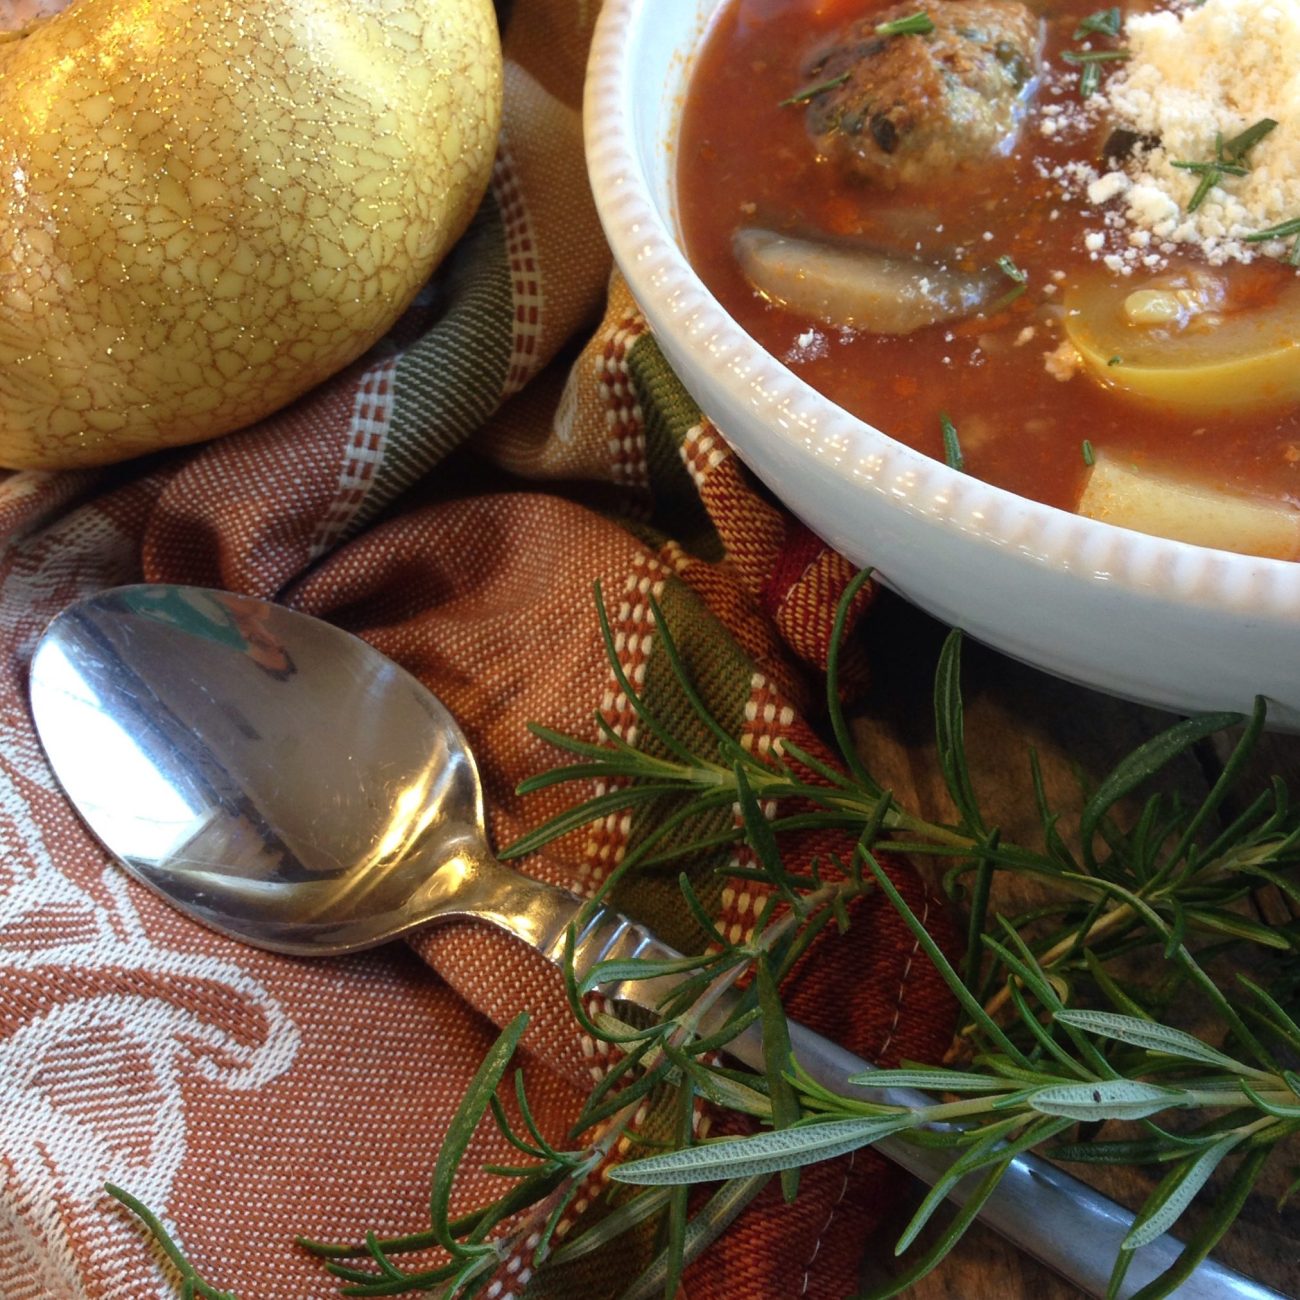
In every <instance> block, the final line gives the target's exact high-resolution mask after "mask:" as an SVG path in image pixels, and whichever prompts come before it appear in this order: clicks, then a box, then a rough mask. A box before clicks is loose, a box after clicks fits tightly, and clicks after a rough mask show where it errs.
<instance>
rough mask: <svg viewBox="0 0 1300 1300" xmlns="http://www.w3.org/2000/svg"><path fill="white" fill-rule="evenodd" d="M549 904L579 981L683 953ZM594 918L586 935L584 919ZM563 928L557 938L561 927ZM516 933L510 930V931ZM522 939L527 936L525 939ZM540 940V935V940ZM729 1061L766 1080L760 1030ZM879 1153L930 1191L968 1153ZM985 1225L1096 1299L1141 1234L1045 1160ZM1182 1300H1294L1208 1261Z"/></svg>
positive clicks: (548, 944) (804, 1034) (810, 1067)
mask: <svg viewBox="0 0 1300 1300" xmlns="http://www.w3.org/2000/svg"><path fill="white" fill-rule="evenodd" d="M535 888H536V889H538V890H539V891H543V892H544V893H545V894H546V895H547V896H548V897H547V900H546V904H545V910H546V911H547V912H548V913H549V917H550V920H551V926H549V927H547V928H548V929H550V935H549V938H548V940H547V941H545V942H543V943H539V944H538V947H539V949H540V950H541V951H542V952H543V953H545V955H546V956H547V957H549V958H550V959H551V960H552V961H554V962H556V963H557V964H562V963H563V962H564V961H565V948H566V937H565V936H566V932H567V930H568V927H569V926H571V925H572V926H574V927H576V928H575V939H574V944H573V963H574V969H575V972H576V974H577V977H578V979H579V980H581V979H582V978H583V977H584V976H585V975H587V974H588V973H589V972H590V971H591V970H592V969H593V968H594V967H595V966H596V965H597V963H599V962H603V961H613V960H621V959H624V958H631V957H636V958H643V959H650V960H659V961H662V960H672V959H673V958H676V957H679V956H680V955H681V954H679V953H677V952H676V951H674V950H673V949H672V948H669V947H668V946H667V945H666V944H664V943H661V942H660V941H659V940H658V939H657V938H655V936H654V935H653V934H651V933H650V931H648V930H646V929H645V928H644V927H642V926H640V925H638V924H637V923H636V922H634V921H630V920H629V919H628V918H627V917H625V916H622V915H620V914H619V913H617V912H614V911H612V910H610V909H607V908H601V909H595V910H594V911H593V912H591V913H590V914H586V913H585V909H586V907H587V904H585V903H584V902H583V900H581V899H579V898H577V897H575V896H573V895H569V894H566V893H565V892H564V891H563V890H558V889H554V888H552V887H550V886H542V885H538V886H536V887H535ZM584 915H585V919H584V920H583V922H582V924H581V925H580V926H579V925H578V922H579V918H580V917H583V916H584ZM566 917H567V920H564V925H563V927H562V928H559V929H558V931H557V929H555V928H554V927H556V926H558V925H559V923H560V922H561V920H563V919H564V918H566ZM507 928H511V927H509V926H507ZM515 933H519V931H518V930H516V931H515ZM539 937H540V936H538V935H537V933H536V930H534V932H533V941H534V942H535V941H536V939H537V938H539ZM677 982H678V980H677V977H675V976H659V977H656V978H654V979H648V980H622V981H618V982H615V983H611V984H603V985H600V986H599V987H600V992H601V994H602V995H603V996H605V997H607V998H610V999H611V1000H613V1001H616V1002H618V1001H621V1002H629V1003H631V1004H633V1005H634V1006H638V1007H642V1008H643V1009H645V1010H648V1011H652V1012H657V1010H658V1008H659V1006H660V1005H661V1004H662V1000H663V998H664V995H665V994H666V993H667V992H669V991H670V990H671V989H672V988H673V987H674V985H675V984H676V983H677ZM741 996H742V995H741V994H740V993H739V992H737V991H736V990H734V989H728V990H727V991H726V992H724V993H723V994H722V995H721V997H720V998H719V999H718V1001H717V1002H716V1003H715V1005H714V1007H713V1009H712V1014H711V1017H710V1020H709V1023H710V1024H711V1025H713V1026H715V1027H716V1026H720V1025H721V1023H722V1022H723V1020H724V1019H725V1018H726V1017H727V1015H728V1013H729V1012H730V1011H731V1010H732V1009H734V1007H735V1005H736V1003H737V1002H738V1001H739V1000H740V998H741ZM790 1043H791V1047H792V1049H793V1052H794V1055H795V1057H796V1058H797V1059H798V1061H799V1064H800V1065H801V1066H802V1067H803V1068H804V1069H805V1070H806V1071H807V1072H808V1074H810V1075H811V1076H812V1077H813V1078H814V1079H816V1080H817V1082H818V1083H820V1084H822V1085H823V1086H824V1087H826V1088H829V1089H831V1090H832V1091H834V1092H838V1093H841V1094H843V1095H845V1096H850V1097H861V1098H863V1099H864V1100H869V1101H874V1102H880V1103H883V1104H885V1105H896V1106H906V1107H909V1108H916V1107H919V1106H925V1105H928V1104H930V1102H931V1100H932V1099H931V1098H929V1097H926V1096H925V1095H924V1094H922V1093H919V1092H913V1091H911V1090H910V1089H897V1088H896V1089H879V1088H876V1089H871V1090H867V1089H865V1088H860V1087H856V1086H855V1085H854V1084H852V1083H850V1082H849V1080H850V1078H852V1077H853V1076H854V1075H859V1074H865V1073H866V1072H868V1071H869V1070H871V1069H872V1068H873V1067H872V1066H871V1065H870V1064H869V1063H868V1062H867V1061H864V1060H862V1059H861V1058H860V1057H857V1056H854V1055H853V1053H851V1052H848V1051H846V1050H845V1049H844V1048H842V1047H840V1046H838V1045H837V1044H836V1043H833V1042H831V1041H830V1040H829V1039H826V1038H823V1037H822V1036H821V1035H820V1034H816V1033H814V1032H813V1031H812V1030H811V1029H806V1028H805V1027H804V1026H802V1025H799V1024H796V1023H794V1022H791V1024H790ZM726 1050H727V1052H728V1054H729V1055H730V1056H732V1057H734V1058H735V1059H736V1060H738V1061H740V1062H741V1063H742V1064H744V1065H747V1066H749V1067H750V1068H751V1069H754V1070H757V1071H760V1072H761V1071H763V1070H764V1069H765V1068H766V1067H765V1062H764V1056H763V1039H762V1031H761V1030H760V1028H759V1027H758V1024H757V1023H755V1024H752V1025H750V1026H749V1028H747V1029H745V1030H744V1031H742V1032H741V1033H740V1034H739V1035H737V1036H736V1037H735V1038H734V1039H732V1040H731V1042H730V1043H729V1044H728V1046H727V1049H726ZM874 1149H875V1150H876V1151H879V1152H880V1154H881V1155H883V1156H885V1157H886V1158H887V1159H889V1160H891V1161H892V1162H893V1163H895V1164H897V1165H900V1166H902V1167H903V1168H904V1169H906V1170H908V1171H909V1172H910V1173H912V1174H914V1175H915V1176H916V1177H917V1178H919V1179H921V1180H922V1181H923V1182H924V1183H926V1184H927V1185H929V1186H934V1185H935V1184H936V1183H938V1182H939V1181H940V1180H941V1179H942V1178H943V1177H944V1176H945V1175H946V1174H947V1171H948V1169H949V1167H950V1166H951V1165H952V1163H953V1162H954V1160H955V1159H956V1158H957V1156H958V1155H959V1154H960V1152H957V1151H954V1150H952V1149H949V1148H932V1147H921V1146H917V1145H915V1144H913V1143H910V1142H908V1141H906V1140H905V1139H904V1138H902V1137H899V1136H894V1137H888V1138H885V1139H883V1140H881V1141H878V1142H876V1143H875V1144H874ZM979 1178H980V1175H978V1174H977V1175H974V1176H972V1177H969V1178H967V1179H965V1180H963V1181H962V1182H959V1183H957V1184H956V1185H955V1186H954V1187H953V1188H952V1189H951V1190H950V1191H949V1192H948V1199H949V1200H952V1201H954V1202H955V1203H956V1204H958V1205H962V1204H964V1203H965V1202H966V1200H967V1199H968V1198H969V1196H970V1195H971V1193H972V1192H973V1191H974V1188H975V1185H976V1184H977V1183H978V1181H979ZM979 1218H980V1220H981V1221H982V1222H984V1223H985V1224H987V1225H988V1226H989V1227H991V1228H992V1229H993V1230H994V1231H996V1232H997V1233H999V1234H1000V1235H1001V1236H1002V1237H1004V1238H1005V1239H1006V1240H1007V1241H1009V1242H1011V1243H1012V1244H1013V1245H1015V1246H1017V1247H1018V1248H1019V1249H1021V1250H1022V1251H1024V1252H1025V1253H1026V1254H1028V1255H1031V1256H1032V1257H1033V1258H1035V1259H1037V1260H1038V1261H1039V1262H1040V1263H1042V1264H1044V1265H1046V1266H1047V1267H1048V1268H1050V1269H1052V1270H1053V1271H1055V1272H1056V1273H1058V1274H1059V1275H1060V1276H1061V1277H1063V1278H1065V1279H1066V1281H1068V1282H1070V1283H1072V1284H1073V1285H1074V1286H1077V1287H1079V1288H1080V1289H1081V1290H1082V1291H1084V1292H1085V1293H1087V1294H1088V1295H1090V1296H1097V1297H1101V1296H1105V1295H1106V1293H1107V1286H1108V1284H1109V1281H1110V1272H1111V1267H1112V1265H1113V1264H1114V1261H1115V1259H1116V1257H1117V1256H1118V1255H1119V1252H1120V1248H1121V1243H1122V1242H1123V1240H1124V1238H1125V1236H1127V1234H1128V1232H1129V1230H1130V1229H1131V1228H1132V1226H1133V1215H1132V1214H1131V1213H1130V1212H1129V1211H1128V1210H1126V1209H1124V1208H1123V1207H1122V1206H1120V1205H1117V1204H1116V1203H1115V1202H1114V1201H1112V1200H1110V1199H1109V1198H1108V1197H1105V1196H1103V1195H1102V1194H1101V1193H1100V1192H1097V1191H1095V1190H1094V1189H1093V1188H1091V1187H1089V1186H1088V1185H1087V1184H1086V1183H1083V1182H1080V1181H1079V1179H1077V1178H1073V1177H1071V1175H1069V1174H1067V1173H1064V1172H1063V1171H1061V1170H1060V1169H1058V1168H1057V1167H1056V1166H1055V1165H1052V1164H1049V1163H1047V1162H1046V1161H1044V1160H1041V1159H1040V1158H1038V1157H1037V1156H1034V1155H1030V1154H1024V1155H1019V1156H1017V1157H1015V1159H1014V1160H1012V1162H1011V1164H1010V1166H1009V1167H1008V1169H1007V1171H1006V1173H1005V1174H1004V1175H1003V1177H1002V1180H1001V1182H1000V1183H999V1184H998V1186H997V1189H996V1190H995V1191H994V1192H993V1194H992V1195H991V1196H990V1197H989V1198H988V1200H986V1201H985V1203H984V1205H983V1206H982V1207H981V1209H980V1212H979ZM1182 1249H1183V1243H1182V1242H1180V1241H1179V1240H1178V1239H1177V1238H1175V1237H1173V1236H1172V1235H1170V1234H1169V1233H1165V1234H1164V1235H1163V1236H1161V1237H1159V1238H1157V1239H1156V1240H1155V1241H1153V1242H1151V1243H1149V1244H1148V1245H1146V1246H1143V1247H1141V1248H1140V1249H1139V1250H1137V1251H1136V1252H1135V1253H1134V1258H1133V1262H1132V1264H1131V1265H1130V1267H1129V1270H1128V1273H1127V1275H1126V1277H1125V1280H1124V1283H1123V1285H1122V1286H1121V1288H1120V1290H1119V1292H1118V1294H1119V1296H1121V1297H1127V1296H1131V1295H1133V1294H1134V1293H1135V1292H1136V1291H1138V1290H1139V1289H1140V1288H1141V1287H1143V1286H1145V1285H1146V1284H1147V1283H1149V1282H1151V1281H1153V1280H1154V1279H1155V1278H1157V1277H1158V1276H1159V1275H1160V1274H1161V1273H1163V1272H1164V1271H1165V1270H1166V1269H1168V1268H1169V1267H1170V1266H1171V1265H1173V1263H1174V1261H1175V1260H1176V1259H1177V1258H1178V1255H1179V1254H1180V1253H1181V1251H1182ZM1172 1294H1173V1295H1174V1296H1177V1297H1179V1300H1285V1297H1283V1296H1282V1295H1281V1294H1280V1293H1279V1292H1276V1291H1273V1290H1271V1289H1270V1288H1268V1287H1265V1286H1261V1285H1260V1284H1259V1283H1257V1282H1255V1281H1253V1280H1251V1279H1250V1278H1248V1277H1246V1276H1244V1275H1243V1274H1240V1273H1237V1272H1235V1271H1233V1270H1232V1269H1230V1268H1226V1267H1225V1266H1223V1265H1221V1264H1219V1263H1217V1262H1216V1261H1214V1260H1212V1259H1207V1260H1204V1261H1202V1263H1201V1264H1199V1265H1198V1266H1197V1268H1196V1269H1195V1270H1194V1271H1193V1272H1192V1274H1191V1275H1190V1276H1189V1277H1188V1278H1187V1280H1186V1281H1184V1282H1183V1283H1182V1285H1181V1286H1179V1287H1178V1288H1177V1289H1176V1290H1175V1291H1173V1292H1172Z"/></svg>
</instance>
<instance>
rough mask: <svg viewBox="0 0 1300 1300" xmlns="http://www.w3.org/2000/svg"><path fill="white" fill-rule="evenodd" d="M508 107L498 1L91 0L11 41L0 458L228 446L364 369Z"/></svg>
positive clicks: (0, 237) (486, 170) (47, 461)
mask: <svg viewBox="0 0 1300 1300" xmlns="http://www.w3.org/2000/svg"><path fill="white" fill-rule="evenodd" d="M500 110H501V52H500V42H499V39H498V35H497V30H496V20H495V15H494V12H493V8H492V4H491V0H74V3H73V4H72V5H71V6H70V7H69V8H68V9H66V10H64V11H63V12H62V13H60V14H58V15H57V16H55V17H53V18H49V19H45V20H42V21H39V22H36V23H34V24H33V25H32V26H30V27H29V28H28V29H27V30H26V32H25V33H24V34H22V35H20V36H18V37H15V38H12V39H9V40H7V41H5V42H4V43H3V44H0V465H5V466H10V467H35V468H61V467H65V466H73V465H93V464H100V463H104V462H109V461H115V460H121V459H124V458H126V457H129V456H134V455H138V454H140V453H142V452H146V451H150V450H153V449H155V448H159V447H165V446H171V445H176V444H181V443H189V442H197V441H201V440H203V439H207V438H213V437H216V436H218V435H220V434H224V433H228V432H230V431H231V430H234V429H238V428H241V427H243V426H245V425H247V424H250V423H251V422H253V421H255V420H257V419H259V418H260V417H262V416H264V415H267V414H269V413H270V412H271V411H274V410H276V409H278V408H279V407H281V406H283V405H285V404H286V403H287V402H289V401H291V400H292V399H293V398H295V397H297V396H299V395H300V394H302V393H303V392H305V391H306V390H307V389H309V388H311V387H312V386H313V385H315V384H317V383H319V382H320V381H321V380H323V379H325V378H326V377H327V376H329V375H331V374H333V373H334V372H335V371H337V370H338V369H340V368H341V367H342V366H344V365H346V364H347V363H348V362H349V361H352V360H353V359H354V358H356V357H357V356H359V355H360V354H361V353H362V352H364V351H365V350H366V349H367V348H368V347H370V346H371V344H373V343H374V342H375V340H376V339H378V338H379V337H380V336H381V335H382V334H383V333H384V332H385V331H386V330H387V329H388V327H389V326H390V325H391V324H392V322H393V321H394V320H395V319H396V318H397V316H398V315H400V313H401V312H402V311H403V309H404V308H405V307H406V306H407V305H408V303H409V302H410V300H411V299H412V298H413V297H414V295H415V294H416V292H417V291H418V290H419V288H420V287H421V285H422V284H424V282H425V281H426V280H427V279H428V277H429V275H430V273H431V271H432V270H433V268H434V266H435V265H436V264H437V262H438V261H439V259H440V258H441V257H442V256H443V255H444V254H445V253H446V252H447V250H448V249H449V248H450V247H451V245H452V244H453V243H454V242H455V241H456V239H457V238H458V237H459V236H460V234H461V233H462V231H463V230H464V228H465V226H466V224H467V223H468V221H469V219H470V217H471V215H472V214H473V211H474V209H475V207H476V205H477V204H478V202H479V200H480V198H481V197H482V194H483V191H484V189H485V188H486V185H487V181H488V177H489V174H490V171H491V166H492V159H493V154H494V150H495V144H496V137H497V131H498V128H499V124H500Z"/></svg>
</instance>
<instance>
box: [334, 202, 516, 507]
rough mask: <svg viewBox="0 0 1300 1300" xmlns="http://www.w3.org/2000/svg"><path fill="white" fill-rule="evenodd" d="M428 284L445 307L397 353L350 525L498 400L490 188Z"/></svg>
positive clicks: (502, 312) (497, 297) (505, 353)
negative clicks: (388, 404)
mask: <svg viewBox="0 0 1300 1300" xmlns="http://www.w3.org/2000/svg"><path fill="white" fill-rule="evenodd" d="M434 284H435V286H436V288H437V290H438V292H439V294H440V296H441V297H442V299H443V300H444V302H445V309H444V312H443V315H442V316H441V318H440V319H439V320H438V322H437V323H436V324H435V325H434V326H432V327H431V328H430V329H429V330H428V331H427V332H426V333H425V334H424V336H423V337H422V338H420V339H419V340H417V341H416V342H415V343H414V344H412V345H411V346H410V347H409V348H407V350H406V351H405V353H404V354H403V355H402V356H401V357H399V358H398V361H397V364H396V372H395V374H394V378H393V417H392V422H391V424H390V426H389V434H388V444H387V446H386V447H385V450H384V457H383V460H382V461H381V463H380V465H379V467H378V468H377V470H376V472H375V481H374V486H373V487H372V489H371V491H370V492H369V493H368V495H367V499H366V503H365V507H364V509H363V511H362V515H361V517H359V518H358V519H357V521H356V523H355V524H354V528H359V527H361V526H362V525H363V524H364V523H366V522H368V521H369V520H370V519H372V518H373V517H374V516H375V514H377V513H378V512H379V511H380V510H381V509H382V508H383V507H385V506H387V505H388V504H389V503H390V502H391V501H392V500H393V499H394V498H395V497H397V496H398V495H400V494H401V493H402V492H404V491H405V490H406V489H407V488H408V487H410V486H411V484H412V483H414V482H415V481H416V480H417V479H419V478H422V477H423V476H424V475H425V474H427V473H428V472H429V470H430V469H432V468H433V466H434V465H436V464H438V462H439V461H441V460H443V459H445V458H446V457H447V456H448V455H449V454H450V453H451V452H452V451H454V450H455V449H456V448H457V447H458V446H460V445H461V443H463V442H464V441H465V440H466V439H467V438H468V437H469V436H470V435H471V434H472V433H473V432H474V431H475V430H476V429H478V428H480V427H481V426H482V425H483V424H484V422H485V421H486V420H487V419H488V417H489V416H491V414H492V413H493V411H495V410H496V408H497V406H498V405H499V404H500V402H501V395H502V393H503V391H504V389H505V383H506V376H507V374H508V372H509V367H510V355H511V347H512V341H513V316H514V302H513V298H512V295H511V277H510V266H509V262H508V261H507V258H506V233H505V223H504V221H503V220H502V217H501V211H500V208H499V207H498V206H497V203H496V200H495V198H494V197H493V196H492V195H491V194H490V193H489V194H488V196H487V197H486V198H485V199H484V200H483V203H482V204H481V205H480V207H479V210H478V213H477V214H476V215H475V218H474V221H473V223H472V224H471V226H470V228H469V230H468V231H466V233H465V234H464V236H462V238H461V240H460V242H459V243H458V244H457V245H456V247H455V248H454V249H453V250H452V252H451V254H450V255H449V256H448V258H447V260H446V261H445V262H444V263H443V264H442V266H441V267H440V268H439V270H438V272H437V276H436V278H435V281H434Z"/></svg>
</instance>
